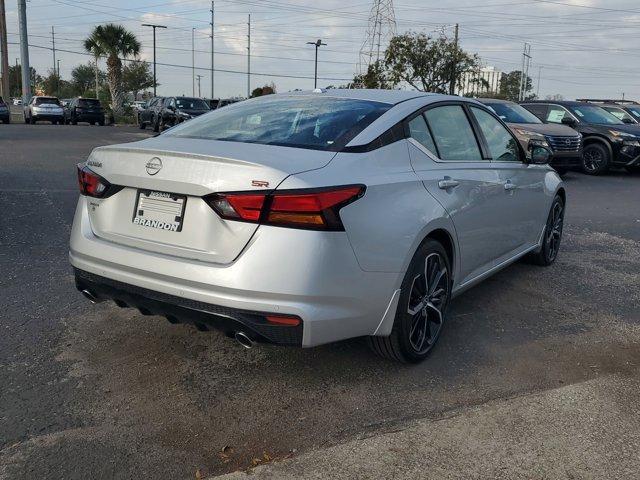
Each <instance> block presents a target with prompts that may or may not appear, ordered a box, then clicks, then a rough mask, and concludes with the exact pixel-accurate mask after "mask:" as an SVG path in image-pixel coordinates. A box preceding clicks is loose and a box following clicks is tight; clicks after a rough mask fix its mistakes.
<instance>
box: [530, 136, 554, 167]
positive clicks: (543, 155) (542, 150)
mask: <svg viewBox="0 0 640 480" xmlns="http://www.w3.org/2000/svg"><path fill="white" fill-rule="evenodd" d="M529 153H530V154H531V163H533V164H534V165H546V164H547V163H549V160H551V155H553V153H552V152H551V150H549V149H548V148H547V147H545V146H543V145H540V144H539V143H535V142H531V141H530V142H529Z"/></svg>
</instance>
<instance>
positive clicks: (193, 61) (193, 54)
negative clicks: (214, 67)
mask: <svg viewBox="0 0 640 480" xmlns="http://www.w3.org/2000/svg"><path fill="white" fill-rule="evenodd" d="M191 95H193V96H194V97H195V96H196V29H195V27H191Z"/></svg>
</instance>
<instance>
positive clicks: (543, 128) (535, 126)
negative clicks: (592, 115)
mask: <svg viewBox="0 0 640 480" xmlns="http://www.w3.org/2000/svg"><path fill="white" fill-rule="evenodd" d="M478 101H479V102H482V103H484V104H485V105H486V106H487V107H489V108H491V109H492V110H493V111H494V112H496V114H497V115H498V116H499V117H500V118H501V119H502V121H504V122H505V123H506V124H507V125H508V126H509V128H510V129H511V131H513V133H515V135H516V137H518V140H519V141H520V143H521V144H522V146H523V148H524V149H525V151H526V150H527V148H528V145H529V142H531V141H534V142H536V143H538V144H540V145H544V146H545V147H547V148H549V149H550V150H551V151H552V152H553V156H552V157H551V161H550V164H551V166H552V167H553V168H555V170H556V172H558V173H559V174H561V175H562V174H564V173H566V171H567V170H569V169H570V168H572V167H581V166H582V136H581V135H580V134H579V133H578V132H576V131H575V130H574V129H572V128H571V127H568V126H567V125H553V124H546V123H542V121H541V120H540V119H539V118H538V117H536V116H535V115H534V114H532V113H531V112H529V111H528V110H526V109H525V108H523V107H521V106H520V105H518V104H517V103H514V102H510V101H508V100H497V99H493V98H479V99H478Z"/></svg>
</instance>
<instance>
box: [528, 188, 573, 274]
mask: <svg viewBox="0 0 640 480" xmlns="http://www.w3.org/2000/svg"><path fill="white" fill-rule="evenodd" d="M563 226H564V201H563V200H562V197H560V195H556V196H555V198H554V199H553V203H552V204H551V210H549V215H548V216H547V224H546V226H545V229H544V236H543V239H542V248H541V249H540V251H538V252H532V253H530V254H529V256H528V260H529V261H530V262H531V263H533V264H535V265H541V266H543V267H548V266H549V265H551V264H552V263H553V262H555V261H556V258H558V251H559V250H560V242H561V240H562V228H563Z"/></svg>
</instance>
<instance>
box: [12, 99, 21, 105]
mask: <svg viewBox="0 0 640 480" xmlns="http://www.w3.org/2000/svg"><path fill="white" fill-rule="evenodd" d="M13 104H14V105H22V99H21V98H14V99H13Z"/></svg>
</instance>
